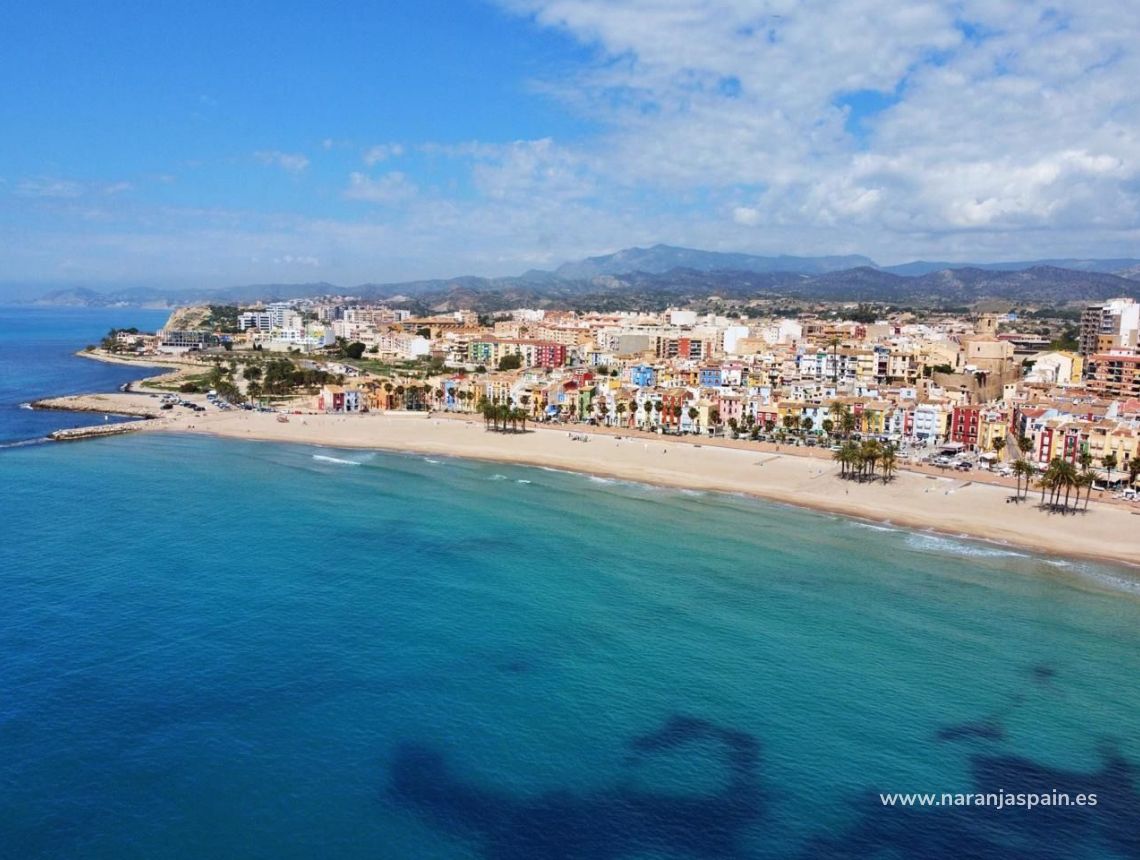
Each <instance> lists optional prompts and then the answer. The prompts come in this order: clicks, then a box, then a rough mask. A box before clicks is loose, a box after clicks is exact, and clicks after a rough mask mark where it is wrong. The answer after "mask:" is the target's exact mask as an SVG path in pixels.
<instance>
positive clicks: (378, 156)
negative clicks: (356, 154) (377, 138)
mask: <svg viewBox="0 0 1140 860" xmlns="http://www.w3.org/2000/svg"><path fill="white" fill-rule="evenodd" d="M403 154H404V145H403V144H401V143H381V144H377V145H376V146H371V147H369V148H368V149H366V150H365V151H364V163H365V164H366V165H367V166H368V167H374V166H375V165H377V164H379V163H380V162H382V161H387V160H388V159H390V158H399V157H400V156H401V155H403Z"/></svg>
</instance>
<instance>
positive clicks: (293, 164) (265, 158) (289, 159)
mask: <svg viewBox="0 0 1140 860" xmlns="http://www.w3.org/2000/svg"><path fill="white" fill-rule="evenodd" d="M253 156H254V158H256V159H257V160H258V161H260V162H261V163H262V164H266V165H270V166H272V167H280V168H281V169H282V170H284V171H285V172H286V173H302V172H304V170H305V169H306V168H307V167H308V166H309V159H308V158H307V157H306V156H305V155H302V154H301V153H299V152H280V151H278V150H276V149H263V150H260V151H258V152H255V153H254V154H253Z"/></svg>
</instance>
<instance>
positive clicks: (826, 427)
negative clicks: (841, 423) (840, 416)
mask: <svg viewBox="0 0 1140 860" xmlns="http://www.w3.org/2000/svg"><path fill="white" fill-rule="evenodd" d="M819 426H820V427H822V428H823V432H824V433H826V434H827V435H828V437H830V436H831V431H832V430H834V429H835V422H834V421H832V420H831V419H830V418H824V419H823V422H822V423H821V424H820V425H819Z"/></svg>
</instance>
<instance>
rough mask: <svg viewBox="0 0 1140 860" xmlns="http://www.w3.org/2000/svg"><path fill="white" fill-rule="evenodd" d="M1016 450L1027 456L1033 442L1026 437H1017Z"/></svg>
mask: <svg viewBox="0 0 1140 860" xmlns="http://www.w3.org/2000/svg"><path fill="white" fill-rule="evenodd" d="M1017 450H1018V451H1020V452H1021V453H1022V454H1028V453H1029V452H1030V451H1032V450H1033V440H1032V439H1030V438H1029V437H1028V436H1018V437H1017ZM1027 489H1028V488H1027Z"/></svg>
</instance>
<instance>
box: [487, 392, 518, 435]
mask: <svg viewBox="0 0 1140 860" xmlns="http://www.w3.org/2000/svg"><path fill="white" fill-rule="evenodd" d="M479 411H480V412H481V413H482V415H483V426H484V428H486V429H488V430H492V431H494V432H496V433H506V432H507V425H508V424H509V425H510V432H512V433H518V432H519V425H520V424H521V425H522V432H523V433H525V432H526V419H527V417H528V413H527V410H526V408H525V405H524V406H515V405H514V404H513V403H511V402H507V403H497V402H494V401H491V400H488V399H487V398H486V397H483V398H480V400H479Z"/></svg>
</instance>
